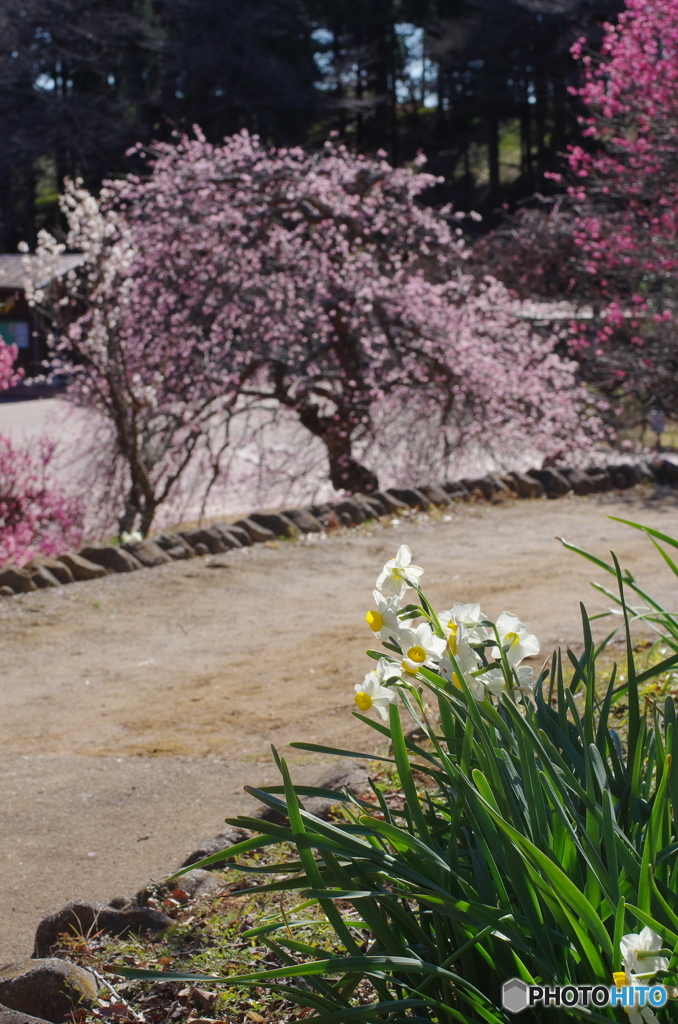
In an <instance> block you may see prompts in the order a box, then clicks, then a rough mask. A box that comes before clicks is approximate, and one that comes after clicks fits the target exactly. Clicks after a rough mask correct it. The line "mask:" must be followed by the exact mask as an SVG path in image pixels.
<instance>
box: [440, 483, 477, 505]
mask: <svg viewBox="0 0 678 1024" xmlns="http://www.w3.org/2000/svg"><path fill="white" fill-rule="evenodd" d="M441 486H442V487H443V489H444V491H445V493H446V494H447V495H448V496H449V497H450V498H451V499H452V501H468V498H469V496H470V495H469V492H468V489H467V488H466V487H465V486H464V485H463V483H462V482H461V480H446V481H445V483H444V484H442V485H441Z"/></svg>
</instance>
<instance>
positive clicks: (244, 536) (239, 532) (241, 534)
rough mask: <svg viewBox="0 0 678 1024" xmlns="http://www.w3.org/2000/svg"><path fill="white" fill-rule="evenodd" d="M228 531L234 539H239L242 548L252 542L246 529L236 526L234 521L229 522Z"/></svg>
mask: <svg viewBox="0 0 678 1024" xmlns="http://www.w3.org/2000/svg"><path fill="white" fill-rule="evenodd" d="M228 532H229V533H230V534H231V536H232V537H235V539H236V540H239V541H240V543H241V544H242V546H243V547H244V548H248V547H249V546H250V544H252V538H251V537H250V535H249V533H248V532H247V530H245V529H244V528H243V527H242V526H237V525H236V524H235V523H229V526H228Z"/></svg>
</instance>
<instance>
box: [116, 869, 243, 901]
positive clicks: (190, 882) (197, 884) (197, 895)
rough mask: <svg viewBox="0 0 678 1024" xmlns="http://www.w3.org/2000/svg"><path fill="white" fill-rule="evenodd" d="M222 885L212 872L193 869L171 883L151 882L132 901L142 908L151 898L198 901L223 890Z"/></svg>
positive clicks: (222, 879)
mask: <svg viewBox="0 0 678 1024" xmlns="http://www.w3.org/2000/svg"><path fill="white" fill-rule="evenodd" d="M224 885H225V881H224V878H223V876H221V877H219V876H217V875H215V874H214V872H213V871H203V869H202V868H195V869H194V870H193V871H187V872H186V874H185V875H182V876H181V878H173V879H171V881H163V882H160V883H159V884H157V885H156V884H155V883H154V882H151V883H150V885H148V886H146V887H145V888H144V889H142V890H141V891H140V892H138V893H137V894H136V896H135V898H134V901H135V903H136V904H137V905H138V906H140V907H143V906H145V905H146V903H147V902H148V900H149V898H151V897H154V898H157V897H158V896H172V897H173V898H174V899H176V900H178V901H179V902H180V903H186V902H187V901H188V900H199V899H201V898H203V897H205V896H211V895H212V894H213V893H215V892H217V891H218V890H219V889H223V887H224ZM175 894H176V895H175Z"/></svg>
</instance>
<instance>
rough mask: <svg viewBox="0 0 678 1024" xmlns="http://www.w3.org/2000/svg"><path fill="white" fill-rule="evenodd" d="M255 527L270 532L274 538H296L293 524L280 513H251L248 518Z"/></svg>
mask: <svg viewBox="0 0 678 1024" xmlns="http://www.w3.org/2000/svg"><path fill="white" fill-rule="evenodd" d="M248 518H249V519H250V520H251V521H252V522H253V523H256V524H257V526H263V528H264V529H265V530H270V531H271V533H273V534H275V536H276V537H298V536H299V531H298V529H297V528H296V526H295V525H294V523H293V522H292V521H291V520H290V519H288V518H287V517H286V516H284V515H283V514H282V513H281V512H252V514H251V515H250V516H249V517H248Z"/></svg>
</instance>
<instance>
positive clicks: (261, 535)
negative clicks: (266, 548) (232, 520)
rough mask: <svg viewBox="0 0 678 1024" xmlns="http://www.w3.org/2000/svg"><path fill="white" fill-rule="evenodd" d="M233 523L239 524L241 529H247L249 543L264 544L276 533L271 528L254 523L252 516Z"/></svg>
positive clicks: (274, 536) (273, 537)
mask: <svg viewBox="0 0 678 1024" xmlns="http://www.w3.org/2000/svg"><path fill="white" fill-rule="evenodd" d="M235 525H236V526H239V527H240V528H241V529H242V530H246V531H247V534H248V536H249V538H250V543H251V544H265V543H266V541H270V540H275V539H276V535H275V534H274V532H273V530H269V529H268V527H266V526H261V525H260V524H259V523H255V522H254V520H253V519H252V518H247V519H239V520H238V522H237V523H236V524H235Z"/></svg>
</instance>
